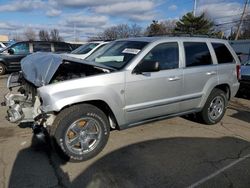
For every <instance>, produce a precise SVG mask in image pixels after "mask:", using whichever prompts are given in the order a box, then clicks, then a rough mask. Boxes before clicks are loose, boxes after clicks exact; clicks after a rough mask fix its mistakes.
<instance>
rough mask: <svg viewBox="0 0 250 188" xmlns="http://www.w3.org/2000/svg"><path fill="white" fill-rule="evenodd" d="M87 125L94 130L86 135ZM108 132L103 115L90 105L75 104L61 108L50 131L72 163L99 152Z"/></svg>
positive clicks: (104, 143) (88, 129) (106, 120)
mask: <svg viewBox="0 0 250 188" xmlns="http://www.w3.org/2000/svg"><path fill="white" fill-rule="evenodd" d="M90 127H91V129H92V131H93V130H96V132H95V133H93V132H92V133H91V134H90V132H91V131H90ZM109 132H110V128H109V123H108V119H107V117H106V115H105V114H104V113H103V112H102V111H101V110H100V109H99V108H97V107H95V106H93V105H90V104H80V105H75V106H71V107H69V108H66V109H64V110H62V111H61V112H60V113H59V114H58V116H57V117H56V119H55V121H54V123H53V126H52V129H51V131H50V133H51V136H52V140H55V142H56V144H57V146H59V148H60V149H61V150H62V151H63V153H64V154H65V155H66V156H68V158H69V160H70V161H72V162H77V161H85V160H88V159H90V158H93V157H94V156H96V155H97V154H98V153H99V152H101V151H102V149H103V148H104V146H105V145H106V143H107V141H108V138H109ZM90 135H92V136H90ZM94 135H95V136H94ZM93 136H94V137H93ZM95 137H96V138H95ZM91 144H92V148H90V146H91ZM57 148H58V147H57ZM84 149H86V150H84ZM63 158H65V156H64V157H63Z"/></svg>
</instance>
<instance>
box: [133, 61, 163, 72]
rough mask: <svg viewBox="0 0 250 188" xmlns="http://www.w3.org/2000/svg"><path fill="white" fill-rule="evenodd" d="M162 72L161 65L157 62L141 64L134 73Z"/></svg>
mask: <svg viewBox="0 0 250 188" xmlns="http://www.w3.org/2000/svg"><path fill="white" fill-rule="evenodd" d="M158 71H160V64H159V62H157V61H143V62H141V63H139V64H138V65H137V66H136V67H135V69H134V71H133V73H136V74H142V73H144V72H158Z"/></svg>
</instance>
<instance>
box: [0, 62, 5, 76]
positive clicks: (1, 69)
mask: <svg viewBox="0 0 250 188" xmlns="http://www.w3.org/2000/svg"><path fill="white" fill-rule="evenodd" d="M5 73H6V66H5V65H4V64H3V63H0V75H5Z"/></svg>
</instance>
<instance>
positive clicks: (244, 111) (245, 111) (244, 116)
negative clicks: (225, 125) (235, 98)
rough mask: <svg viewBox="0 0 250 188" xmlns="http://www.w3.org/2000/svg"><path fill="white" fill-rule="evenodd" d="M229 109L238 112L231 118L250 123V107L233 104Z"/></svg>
mask: <svg viewBox="0 0 250 188" xmlns="http://www.w3.org/2000/svg"><path fill="white" fill-rule="evenodd" d="M228 108H229V109H232V110H234V111H236V113H233V114H232V115H230V116H231V117H233V118H235V119H238V120H241V121H245V122H247V123H249V122H250V108H249V107H248V106H244V105H241V104H237V103H231V104H230V105H229V107H228Z"/></svg>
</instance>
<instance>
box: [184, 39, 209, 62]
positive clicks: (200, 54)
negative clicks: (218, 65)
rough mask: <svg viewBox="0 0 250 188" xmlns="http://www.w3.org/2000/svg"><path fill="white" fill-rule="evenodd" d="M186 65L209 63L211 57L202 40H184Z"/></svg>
mask: <svg viewBox="0 0 250 188" xmlns="http://www.w3.org/2000/svg"><path fill="white" fill-rule="evenodd" d="M184 48H185V55H186V67H193V66H202V65H211V64H212V58H211V55H210V52H209V49H208V47H207V44H206V43H204V42H184Z"/></svg>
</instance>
